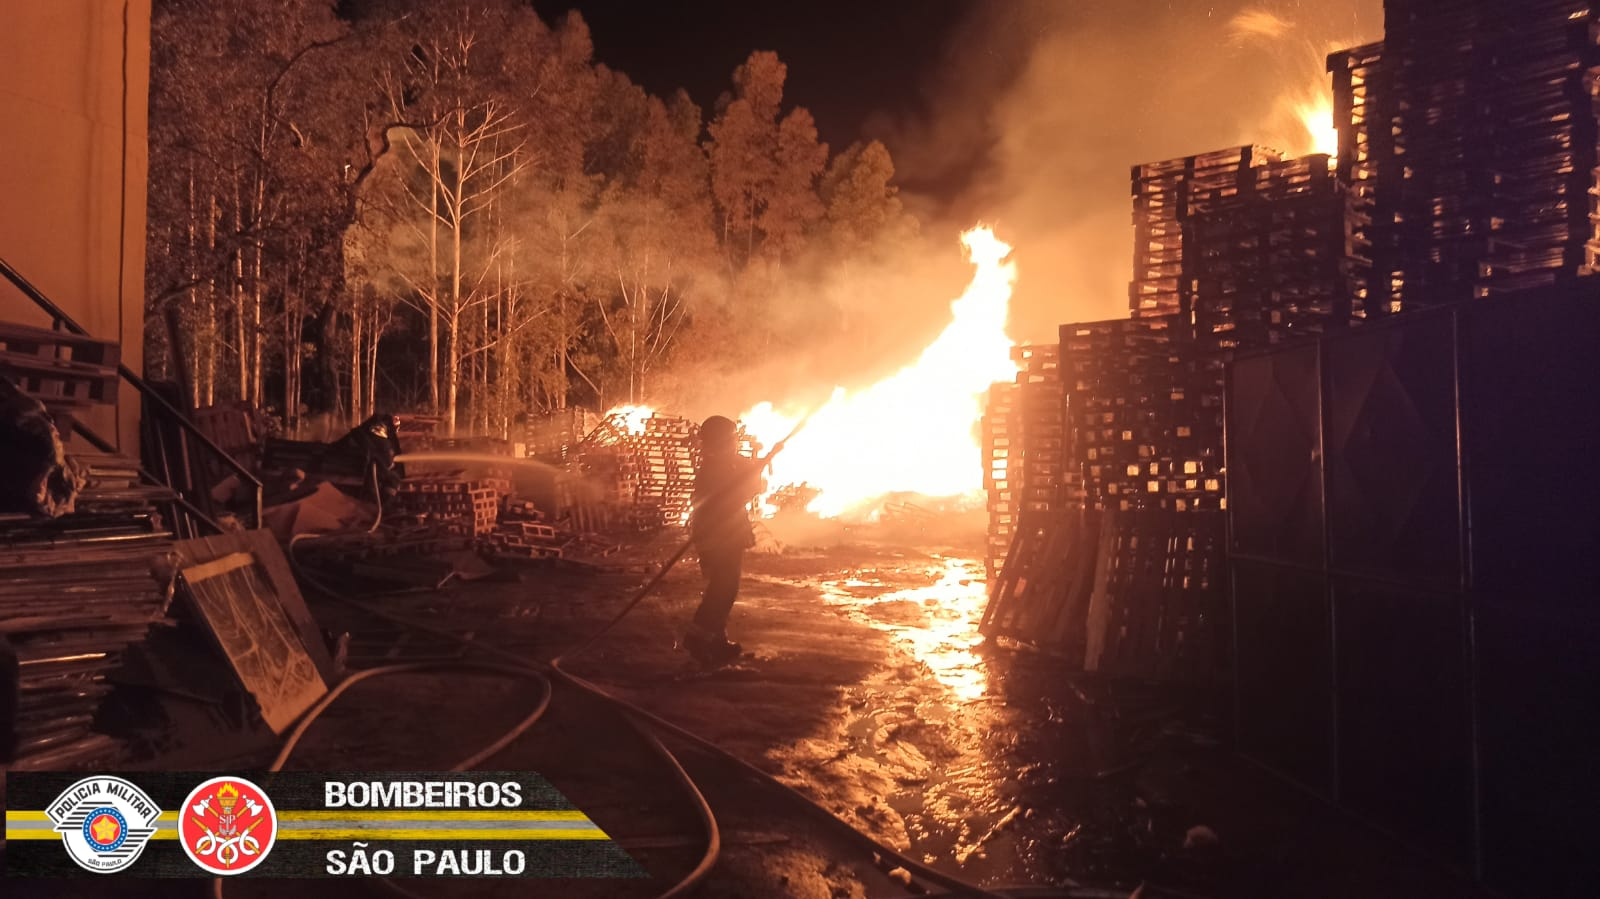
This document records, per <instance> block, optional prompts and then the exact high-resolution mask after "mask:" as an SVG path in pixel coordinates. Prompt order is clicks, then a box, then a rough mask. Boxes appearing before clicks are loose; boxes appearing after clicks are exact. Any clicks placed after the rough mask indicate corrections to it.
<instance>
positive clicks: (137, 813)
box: [45, 777, 161, 874]
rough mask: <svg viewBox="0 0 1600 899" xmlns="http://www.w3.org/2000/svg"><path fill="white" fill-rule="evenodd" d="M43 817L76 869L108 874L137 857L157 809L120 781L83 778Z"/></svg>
mask: <svg viewBox="0 0 1600 899" xmlns="http://www.w3.org/2000/svg"><path fill="white" fill-rule="evenodd" d="M45 816H46V817H48V818H49V819H50V823H51V824H52V825H54V827H53V829H54V830H55V831H56V832H57V833H59V834H61V842H62V844H63V845H65V846H66V847H67V855H69V856H71V857H72V860H73V861H75V862H77V863H78V867H80V868H83V869H84V870H86V871H93V872H95V873H96V874H110V873H112V872H114V871H121V870H122V869H123V868H126V867H128V866H129V865H131V864H133V863H134V862H135V861H137V860H138V859H139V853H141V852H143V851H144V845H145V843H148V842H149V841H150V837H151V836H153V835H154V834H155V832H156V819H157V818H160V817H161V809H159V808H157V807H156V804H155V802H154V801H153V800H152V799H151V798H150V797H149V796H147V795H145V792H144V791H143V790H141V789H139V788H138V787H136V786H134V785H133V784H131V783H129V782H127V781H125V780H123V779H122V778H120V777H86V778H84V779H83V780H80V781H78V782H77V783H75V784H73V785H72V786H70V787H68V788H67V789H66V790H64V791H63V792H62V793H61V795H60V796H57V797H56V798H55V801H54V802H51V803H50V807H49V808H47V809H45Z"/></svg>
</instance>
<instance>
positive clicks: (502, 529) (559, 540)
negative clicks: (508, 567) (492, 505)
mask: <svg viewBox="0 0 1600 899" xmlns="http://www.w3.org/2000/svg"><path fill="white" fill-rule="evenodd" d="M570 539H571V535H570V534H568V535H565V536H563V535H562V534H561V533H560V532H559V531H557V530H556V529H555V528H554V527H552V526H551V525H548V524H543V523H541V522H537V521H502V522H500V524H499V525H498V526H496V527H495V528H494V530H493V531H491V532H489V533H488V534H487V535H485V536H484V537H482V538H481V539H480V541H479V542H480V545H482V546H483V547H484V549H485V550H486V551H487V552H488V553H489V555H491V556H493V557H495V558H497V559H559V558H561V556H562V552H563V549H564V548H565V546H566V544H567V543H568V541H569V540H570Z"/></svg>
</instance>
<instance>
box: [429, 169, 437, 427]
mask: <svg viewBox="0 0 1600 899" xmlns="http://www.w3.org/2000/svg"><path fill="white" fill-rule="evenodd" d="M429 145H430V148H431V149H432V151H433V169H432V170H431V171H430V172H429V177H428V183H429V184H430V186H431V188H432V190H431V194H430V196H431V200H432V202H431V203H430V205H429V206H428V216H429V219H430V221H429V228H430V231H429V237H428V293H429V295H430V296H432V297H435V298H437V297H438V296H439V141H438V139H436V138H430V140H429ZM428 403H429V408H431V409H432V411H433V414H435V415H438V414H439V304H438V303H437V302H433V303H429V304H428Z"/></svg>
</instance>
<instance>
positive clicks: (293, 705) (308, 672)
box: [177, 531, 332, 733]
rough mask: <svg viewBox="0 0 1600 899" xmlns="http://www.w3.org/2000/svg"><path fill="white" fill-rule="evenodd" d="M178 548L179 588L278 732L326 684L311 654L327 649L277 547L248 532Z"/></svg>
mask: <svg viewBox="0 0 1600 899" xmlns="http://www.w3.org/2000/svg"><path fill="white" fill-rule="evenodd" d="M252 533H253V534H263V533H265V532H259V531H258V532H252ZM177 549H178V553H179V556H180V557H181V558H182V559H183V564H182V568H181V573H182V581H183V585H184V588H185V593H186V594H187V596H188V598H189V600H190V601H191V602H192V604H193V605H194V607H195V610H196V611H197V612H198V613H199V615H200V617H201V618H202V619H203V620H204V622H205V624H206V626H207V628H208V629H209V630H210V632H211V634H212V636H213V638H214V639H215V640H216V642H217V645H218V646H219V647H220V648H221V650H222V651H223V654H224V655H225V656H226V657H227V659H228V662H229V664H230V665H231V666H232V667H233V670H234V672H235V673H236V674H237V675H238V677H239V680H240V682H241V683H242V684H243V685H244V687H245V689H246V690H247V691H249V692H250V694H251V695H252V696H253V697H254V698H255V700H256V704H257V705H258V706H259V707H260V710H261V717H262V720H264V721H265V722H266V723H267V725H268V726H269V727H271V728H272V730H273V731H274V732H275V733H282V732H283V731H285V730H287V729H288V728H289V727H290V726H291V725H293V724H294V722H295V720H296V719H298V718H299V717H300V715H301V714H302V713H304V712H305V710H306V709H308V708H310V706H311V705H312V704H313V703H315V702H316V701H317V699H318V698H320V697H321V696H322V695H323V694H325V693H326V692H327V689H328V688H327V682H326V680H325V673H326V672H327V670H328V669H324V668H323V667H322V666H321V665H319V664H318V663H317V661H316V660H315V659H316V657H317V656H320V657H322V658H324V659H326V658H327V651H326V649H325V648H324V647H323V645H322V640H321V638H320V636H319V635H318V633H317V631H316V628H315V625H314V623H313V622H312V621H311V619H310V615H309V613H308V612H307V611H306V609H305V604H304V602H303V601H302V600H301V597H300V594H299V591H298V590H297V589H296V587H295V585H294V580H293V579H292V578H291V577H289V576H288V569H287V565H284V564H282V563H283V555H282V551H281V550H279V549H278V545H277V543H275V542H273V541H272V540H271V539H270V536H269V537H268V538H267V539H265V540H263V539H262V538H261V537H259V536H253V535H252V534H237V535H226V536H222V537H210V538H202V539H200V540H190V541H184V542H182V543H180V544H178V547H177ZM229 550H231V551H229ZM308 630H309V634H308V633H307V631H308ZM331 664H332V663H331V660H329V662H328V665H329V667H330V668H331Z"/></svg>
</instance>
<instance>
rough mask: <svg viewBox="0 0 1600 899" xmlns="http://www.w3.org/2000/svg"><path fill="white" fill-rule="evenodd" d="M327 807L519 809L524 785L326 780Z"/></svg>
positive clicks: (435, 781) (324, 800)
mask: <svg viewBox="0 0 1600 899" xmlns="http://www.w3.org/2000/svg"><path fill="white" fill-rule="evenodd" d="M322 801H323V806H324V807H325V808H330V809H334V808H371V809H384V808H468V809H470V808H485V809H492V808H518V807H520V806H521V805H522V784H520V783H517V782H516V781H506V782H504V783H495V782H493V781H486V782H483V783H466V782H461V781H442V780H388V781H385V780H371V781H365V780H357V781H350V782H348V783H347V782H343V781H336V780H329V781H324V782H323V798H322Z"/></svg>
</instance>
